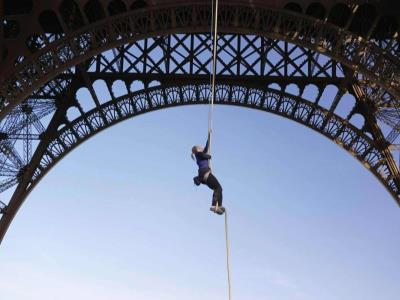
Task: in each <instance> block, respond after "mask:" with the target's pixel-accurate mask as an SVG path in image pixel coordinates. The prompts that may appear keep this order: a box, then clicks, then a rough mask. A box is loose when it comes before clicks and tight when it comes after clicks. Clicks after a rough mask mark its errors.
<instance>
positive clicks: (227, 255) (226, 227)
mask: <svg viewBox="0 0 400 300" xmlns="http://www.w3.org/2000/svg"><path fill="white" fill-rule="evenodd" d="M225 245H226V271H227V273H228V299H229V300H231V299H232V290H231V267H230V252H229V248H230V247H229V235H228V211H227V210H225Z"/></svg>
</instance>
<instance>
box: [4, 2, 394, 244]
mask: <svg viewBox="0 0 400 300" xmlns="http://www.w3.org/2000/svg"><path fill="white" fill-rule="evenodd" d="M28 2H29V1H28ZM67 2H68V3H69V2H70V3H75V2H74V1H64V2H62V3H67ZM94 2H96V1H88V2H87V3H94ZM111 2H112V3H116V2H118V1H111ZM167 2H168V5H165V6H162V7H154V6H146V5H144V6H143V5H139V6H138V7H136V6H135V7H133V10H132V11H130V12H125V11H124V10H123V9H121V10H115V9H116V7H117V6H112V7H113V10H112V12H113V13H112V14H111V13H109V15H107V14H103V15H101V16H95V15H93V14H94V13H95V11H96V10H95V9H94V7H92V9H89V8H88V6H87V5H76V6H74V5H73V6H68V5H66V6H61V8H62V9H61V10H60V13H59V14H51V11H46V15H45V16H46V18H44V19H42V21H43V20H44V21H43V22H42V23H43V24H42V25H43V26H42V27H43V32H37V33H36V34H34V35H31V36H30V37H29V38H28V39H27V41H26V43H25V44H26V45H27V47H28V49H29V51H31V52H32V54H29V55H26V53H25V55H18V53H17V54H15V56H16V61H15V65H14V66H13V68H12V69H8V70H6V71H5V72H3V73H2V74H3V75H4V74H5V76H4V77H3V78H0V82H1V85H0V93H1V99H2V102H1V107H0V116H1V121H0V192H3V191H5V190H7V189H11V188H12V187H13V188H15V190H14V191H13V195H12V197H11V199H10V200H9V201H8V202H7V201H4V203H3V202H0V214H2V217H1V219H0V240H1V239H2V238H3V236H4V234H5V232H6V230H7V228H8V226H9V224H10V223H11V221H12V219H13V217H14V216H15V214H16V213H17V211H18V209H19V207H20V206H21V205H22V203H23V201H24V200H25V199H26V197H27V196H28V194H29V193H30V191H32V189H33V188H34V187H35V186H36V185H37V184H38V182H39V181H40V179H41V178H43V176H45V175H46V174H47V172H48V171H49V170H50V169H51V168H52V167H53V166H54V165H55V164H56V163H57V162H58V161H59V160H61V159H62V158H63V157H65V155H66V154H68V153H69V152H71V151H72V150H73V149H75V148H76V147H77V146H78V145H80V144H81V143H83V142H84V141H85V140H86V139H88V138H89V137H90V136H93V135H95V134H96V133H97V132H99V131H101V130H103V129H105V128H108V127H110V126H112V125H114V124H116V123H118V122H120V121H123V120H125V119H128V118H131V117H134V116H136V115H139V114H142V113H146V112H151V111H154V110H158V109H163V108H166V107H173V106H179V105H190V104H206V103H208V99H209V94H210V87H209V86H208V81H209V70H210V63H211V39H210V34H208V33H205V32H208V31H209V26H210V20H211V11H210V8H211V7H210V5H208V4H202V3H200V4H193V5H187V4H174V3H172V2H173V1H167ZM244 2H245V1H238V3H230V4H228V2H226V3H225V4H223V5H222V6H221V8H220V20H221V24H220V28H221V33H220V34H219V42H218V62H217V72H218V86H217V99H216V100H217V103H218V104H226V105H236V106H242V107H248V108H253V109H258V110H261V111H266V112H270V113H274V114H277V115H280V116H282V117H285V118H288V119H291V120H293V121H296V122H298V123H300V124H303V125H305V126H307V127H309V128H311V129H313V130H315V131H317V132H319V133H321V134H322V135H324V136H326V137H327V138H329V139H330V140H332V141H334V142H335V143H336V144H338V145H339V146H341V147H342V148H344V149H345V150H346V151H348V152H349V153H350V154H351V155H353V156H354V157H355V158H356V159H357V160H359V161H360V162H361V163H362V164H363V165H364V166H365V167H367V168H368V169H369V170H370V171H371V172H372V173H373V174H374V175H375V176H376V177H377V178H378V179H379V181H380V182H381V183H382V184H383V185H384V186H385V187H386V188H387V189H388V191H389V192H390V193H391V194H392V196H393V197H394V198H395V200H396V201H397V202H398V203H400V202H399V194H400V176H399V169H398V166H397V164H396V162H395V160H394V157H393V152H392V151H393V149H394V147H393V145H392V144H393V143H394V142H395V141H396V140H397V139H398V136H399V129H400V126H399V124H400V123H399V121H400V118H399V116H400V112H399V109H398V96H399V95H400V82H399V80H398V76H397V75H398V74H399V69H400V63H399V59H398V56H399V47H398V42H397V39H396V38H395V37H396V36H397V35H396V34H397V31H395V30H394V31H393V30H392V31H386V32H385V33H382V32H381V33H380V34H378V33H374V29H375V28H377V29H379V30H380V31H382V28H384V26H383V25H382V24H381V22H382V21H381V20H382V19H380V18H376V20H375V21H373V24H374V26H373V27H372V28H370V29H369V30H365V29H364V28H363V26H361V25H357V22H355V21H354V20H357V18H358V17H357V10H355V9H353V15H352V14H350V15H349V16H348V21H347V22H346V24H347V25H346V24H339V23H340V22H339V23H338V17H334V15H335V14H334V13H333V11H334V9H333V8H332V11H331V12H329V13H325V14H321V11H320V10H319V9H317V8H314V9H311V11H313V12H314V13H313V14H311V13H307V15H304V14H301V13H300V12H301V11H299V9H298V7H297V8H296V7H295V6H293V5H287V7H286V8H287V9H281V8H276V7H269V6H265V5H263V4H259V5H258V4H257V5H253V6H248V5H247V4H246V3H244ZM135 3H136V4H137V3H138V2H135ZM143 3H145V2H143ZM78 4H79V3H78ZM71 7H72V8H73V9H72V10H71V9H69V8H71ZM335 7H336V6H335ZM137 9H139V10H137ZM288 9H291V10H294V11H296V12H292V11H290V10H288ZM109 12H110V11H109ZM318 12H319V13H318ZM112 15H117V16H112ZM41 16H43V14H41ZM339 19H340V18H339ZM49 20H50V21H49ZM71 20H72V21H71ZM96 21H97V22H96ZM44 24H47V25H44ZM48 24H52V26H50V27H49V26H48ZM382 26H383V27H382ZM104 95H106V96H104Z"/></svg>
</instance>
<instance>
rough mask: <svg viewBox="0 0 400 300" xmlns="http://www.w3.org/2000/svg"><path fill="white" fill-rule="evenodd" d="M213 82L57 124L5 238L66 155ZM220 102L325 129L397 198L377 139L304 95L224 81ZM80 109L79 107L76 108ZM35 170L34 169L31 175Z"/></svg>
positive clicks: (200, 96)
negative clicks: (22, 208)
mask: <svg viewBox="0 0 400 300" xmlns="http://www.w3.org/2000/svg"><path fill="white" fill-rule="evenodd" d="M210 92H211V89H210V86H209V85H208V83H204V82H203V83H201V82H200V83H195V84H190V85H188V84H186V85H185V84H182V85H170V86H168V85H161V86H154V87H150V88H144V89H143V90H139V91H134V92H128V93H127V94H126V95H122V96H120V97H118V98H113V99H111V100H110V101H108V102H105V103H103V104H102V105H100V106H98V107H95V108H93V109H91V110H89V111H87V112H85V113H84V114H81V115H79V114H76V115H74V117H73V118H72V119H71V120H70V122H68V123H65V124H64V123H63V124H54V125H55V126H54V128H55V130H54V131H53V132H49V133H48V134H50V135H51V137H52V138H51V139H50V140H49V141H47V142H43V143H42V144H41V145H39V149H41V150H40V151H38V152H37V157H36V160H37V161H38V164H37V165H35V166H30V169H29V170H28V171H27V173H25V174H24V176H25V178H30V179H29V180H28V181H25V185H21V184H20V185H19V186H18V187H17V189H16V191H15V193H14V196H13V198H12V199H11V201H10V203H9V205H8V209H7V214H5V215H3V217H2V218H1V219H0V242H1V240H2V238H3V237H4V234H5V233H6V231H7V228H8V227H9V225H10V223H11V221H12V219H13V218H14V216H15V215H16V213H17V211H18V209H19V207H20V206H21V205H22V204H23V202H24V200H25V199H26V197H27V196H28V195H29V193H30V192H31V191H32V190H33V188H34V187H35V186H36V185H37V184H38V183H39V181H40V180H41V179H42V178H43V177H44V176H45V175H46V174H47V173H48V172H49V170H51V169H52V168H53V167H54V166H55V165H56V164H57V163H58V162H59V161H60V160H61V159H63V158H64V157H65V156H66V155H67V154H68V153H70V152H71V151H73V150H74V149H75V148H76V147H78V146H79V145H81V144H82V143H84V142H85V141H86V140H87V139H89V138H90V137H92V136H94V135H95V134H97V133H98V132H100V131H102V130H104V129H106V128H108V127H111V126H113V125H115V124H117V123H119V122H121V121H124V120H126V119H129V118H132V117H135V116H138V115H141V114H144V113H148V112H151V111H156V110H160V109H165V108H169V107H175V106H183V105H194V104H208V99H209V96H210ZM216 103H217V104H221V105H234V106H240V107H246V108H252V109H257V110H260V111H264V112H270V113H273V114H276V115H279V116H282V117H284V118H287V119H290V120H292V121H295V122H297V123H300V124H302V125H304V126H306V127H308V128H310V129H313V130H315V131H317V132H318V133H321V134H322V135H324V136H325V137H327V138H329V139H330V140H332V141H333V142H335V143H336V144H337V145H339V146H340V147H342V148H343V149H344V150H346V151H347V152H348V153H350V154H351V155H352V156H354V157H355V158H356V159H357V160H358V161H360V162H361V163H362V164H363V165H364V166H365V167H366V168H367V169H368V170H369V171H370V172H372V173H373V174H374V175H375V176H376V177H377V178H378V180H379V181H380V182H381V183H382V184H383V185H384V186H385V187H386V189H387V190H388V191H389V192H390V193H391V194H392V195H393V196H394V197H395V199H397V201H398V198H397V195H398V193H399V190H398V189H397V185H396V183H395V182H394V179H393V176H391V174H390V170H389V168H388V166H387V165H386V163H385V160H384V156H383V154H382V153H381V151H380V150H379V148H378V147H377V145H376V143H375V142H374V141H373V140H372V139H371V138H370V137H369V136H368V135H367V134H365V133H364V132H363V131H361V130H360V129H358V128H356V127H355V126H353V125H352V124H350V123H349V122H348V121H347V120H346V119H343V118H341V117H339V116H337V115H335V114H331V113H330V112H329V110H327V109H325V108H323V107H321V106H319V105H317V104H316V103H314V102H311V101H309V100H305V99H303V98H301V97H300V96H295V95H291V94H288V93H287V92H285V91H282V90H275V89H272V88H263V89H261V88H254V87H252V86H249V85H237V84H233V83H221V84H220V85H218V86H217V90H216ZM74 110H75V109H74ZM29 173H30V174H29Z"/></svg>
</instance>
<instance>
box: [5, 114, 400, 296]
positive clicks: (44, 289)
mask: <svg viewBox="0 0 400 300" xmlns="http://www.w3.org/2000/svg"><path fill="white" fill-rule="evenodd" d="M206 118H207V107H205V106H192V107H181V108H174V109H168V110H162V111H157V112H153V113H150V114H146V115H143V116H140V117H136V118H133V119H131V120H128V121H125V122H124V123H121V124H119V125H117V126H114V127H112V128H110V129H108V130H106V131H104V132H102V133H100V134H98V135H96V136H95V137H94V138H92V139H90V140H89V141H88V142H86V143H84V144H83V145H82V146H80V147H79V148H78V149H76V150H75V151H74V152H73V153H71V154H70V155H68V156H67V157H66V158H65V159H64V160H62V161H61V162H60V163H59V164H58V165H57V166H56V167H55V168H54V169H53V170H52V171H51V172H50V173H49V174H48V176H47V177H45V179H43V181H42V182H41V183H40V184H39V185H38V187H37V188H36V189H35V190H34V191H33V193H32V194H31V195H30V197H29V198H28V200H27V202H26V203H25V204H24V205H23V207H22V209H21V210H20V212H19V213H18V215H17V217H16V219H15V220H14V222H13V223H12V225H11V228H10V230H9V232H8V234H7V235H6V238H5V240H4V241H3V244H2V245H1V246H0V299H7V300H54V299H56V300H71V299H74V300H88V299H96V300H116V299H118V300H130V299H138V300H155V299H157V300H187V299H191V300H205V299H207V300H217V299H218V300H221V299H227V289H226V269H225V248H224V247H225V245H224V227H223V221H224V219H223V217H220V216H217V215H215V214H212V213H210V212H209V210H208V209H209V205H210V200H211V195H212V191H211V190H208V188H207V187H205V186H201V187H195V186H194V185H193V183H192V177H193V176H194V175H195V174H196V166H195V164H194V162H193V161H192V160H191V159H190V148H191V146H192V145H193V144H199V143H200V144H204V142H205V139H206V131H207V119H206ZM214 135H215V137H214V144H213V158H214V159H213V166H214V173H215V174H216V176H217V177H218V178H219V179H220V182H221V184H222V186H223V188H224V204H225V206H226V207H227V209H228V211H229V226H230V238H231V254H232V257H231V264H232V277H233V279H232V281H233V299H235V300H253V299H268V300H272V299H273V300H306V299H307V300H337V299H340V300H357V299H362V300H376V299H384V300H398V299H399V294H400V284H399V282H400V208H399V207H398V205H397V204H396V203H395V201H394V200H393V199H392V198H391V196H390V195H389V193H388V192H387V191H386V190H385V189H384V187H383V186H382V185H381V184H380V183H379V182H378V181H377V180H376V179H375V178H374V177H373V175H372V174H371V173H369V172H368V171H367V170H366V169H365V168H364V167H363V166H362V165H361V164H360V163H359V162H358V161H356V160H355V159H354V158H353V157H352V156H350V155H349V154H347V153H346V152H345V151H343V150H342V149H341V148H339V147H338V146H336V145H335V144H334V143H332V142H331V141H329V140H328V139H326V138H324V137H323V136H322V135H319V134H317V133H316V132H314V131H312V130H310V129H308V128H305V127H302V126H299V125H298V124H297V123H294V122H291V121H289V120H286V119H282V118H279V117H277V116H274V115H271V114H267V113H264V112H259V111H255V110H248V109H243V108H235V107H221V106H217V107H216V111H215V124H214Z"/></svg>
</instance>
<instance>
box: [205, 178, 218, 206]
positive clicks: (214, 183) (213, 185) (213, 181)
mask: <svg viewBox="0 0 400 300" xmlns="http://www.w3.org/2000/svg"><path fill="white" fill-rule="evenodd" d="M206 185H207V186H208V187H209V188H210V189H212V190H213V191H214V193H213V198H212V203H211V205H212V206H216V204H217V203H218V206H222V187H221V185H220V184H219V182H218V179H217V178H216V177H215V176H214V175H213V174H210V175H209V176H208V178H207V181H206Z"/></svg>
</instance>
